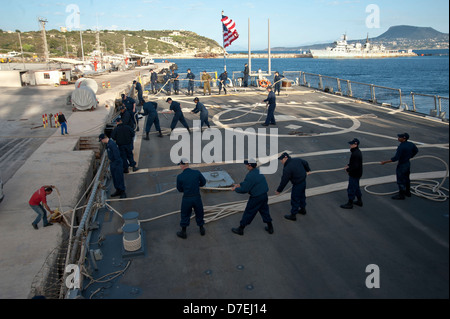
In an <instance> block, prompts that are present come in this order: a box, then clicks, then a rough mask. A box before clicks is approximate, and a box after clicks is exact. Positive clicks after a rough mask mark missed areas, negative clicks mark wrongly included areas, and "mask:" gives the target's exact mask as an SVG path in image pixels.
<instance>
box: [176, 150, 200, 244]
mask: <svg viewBox="0 0 450 319" xmlns="http://www.w3.org/2000/svg"><path fill="white" fill-rule="evenodd" d="M178 165H180V168H181V169H182V170H183V172H182V173H181V174H180V175H178V176H177V190H178V191H179V192H180V193H183V199H182V201H181V221H180V226H181V231H179V232H177V236H178V237H180V238H183V239H186V238H187V235H186V227H188V226H189V224H190V218H191V214H192V209H194V212H195V221H196V222H197V225H198V226H199V227H200V234H201V235H202V236H204V235H205V228H204V227H203V225H204V224H205V221H204V219H203V217H204V210H203V203H202V198H201V196H200V187H203V186H205V185H206V179H205V177H204V176H203V174H202V173H200V171H197V170H193V169H190V168H189V160H187V159H186V158H182V159H181V161H180V163H179V164H178Z"/></svg>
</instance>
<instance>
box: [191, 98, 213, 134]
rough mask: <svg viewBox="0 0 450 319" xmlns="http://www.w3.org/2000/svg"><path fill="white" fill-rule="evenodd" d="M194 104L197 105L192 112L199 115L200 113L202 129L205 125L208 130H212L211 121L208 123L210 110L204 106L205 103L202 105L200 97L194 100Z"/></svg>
mask: <svg viewBox="0 0 450 319" xmlns="http://www.w3.org/2000/svg"><path fill="white" fill-rule="evenodd" d="M194 102H195V103H196V105H195V109H193V110H192V111H191V113H193V114H197V113H198V112H200V128H202V127H203V124H205V125H206V126H208V128H211V127H210V126H209V121H208V115H209V113H208V110H207V109H206V107H205V105H203V103H200V99H199V98H198V97H196V98H195V99H194Z"/></svg>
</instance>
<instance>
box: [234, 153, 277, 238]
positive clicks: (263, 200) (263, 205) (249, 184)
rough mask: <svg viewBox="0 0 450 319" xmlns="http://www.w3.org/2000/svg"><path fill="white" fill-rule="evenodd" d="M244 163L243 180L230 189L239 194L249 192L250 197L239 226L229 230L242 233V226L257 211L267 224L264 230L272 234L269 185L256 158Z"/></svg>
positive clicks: (252, 217)
mask: <svg viewBox="0 0 450 319" xmlns="http://www.w3.org/2000/svg"><path fill="white" fill-rule="evenodd" d="M244 164H245V166H246V168H247V170H248V173H247V176H245V180H244V181H243V182H242V183H240V184H235V185H233V187H232V188H231V189H232V190H233V191H236V193H239V194H247V193H248V194H250V198H249V199H248V202H247V206H246V207H245V211H244V214H243V216H242V219H241V222H240V225H239V227H238V228H232V229H231V231H232V232H233V233H235V234H238V235H241V236H242V235H244V228H245V227H246V226H248V225H250V224H251V222H252V221H253V219H254V218H255V216H256V214H257V213H258V212H259V213H260V214H261V217H262V219H263V222H264V223H266V224H267V226H266V227H265V230H266V231H267V232H268V233H269V234H273V225H272V218H271V217H270V212H269V204H268V202H269V197H268V195H267V192H268V191H269V186H268V185H267V181H266V178H265V176H264V175H263V174H261V173H260V171H259V169H258V168H257V167H256V166H257V164H256V160H254V159H250V160H248V161H247V160H246V161H244Z"/></svg>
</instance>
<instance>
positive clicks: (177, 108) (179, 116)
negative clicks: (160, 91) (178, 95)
mask: <svg viewBox="0 0 450 319" xmlns="http://www.w3.org/2000/svg"><path fill="white" fill-rule="evenodd" d="M166 102H167V103H169V104H170V110H171V111H173V112H174V115H173V119H172V123H171V124H170V129H171V130H172V131H173V130H174V129H175V126H177V123H178V121H180V123H181V125H183V126H184V127H185V128H186V129H187V130H188V132H189V134H191V131H190V130H189V125H188V124H187V122H186V119H185V118H184V115H183V111H182V110H181V105H180V103H178V102H175V101H172V99H171V98H170V97H169V98H168V99H167V100H166Z"/></svg>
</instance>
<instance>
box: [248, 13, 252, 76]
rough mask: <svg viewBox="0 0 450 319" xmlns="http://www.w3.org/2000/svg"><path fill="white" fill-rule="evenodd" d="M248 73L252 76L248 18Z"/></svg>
mask: <svg viewBox="0 0 450 319" xmlns="http://www.w3.org/2000/svg"><path fill="white" fill-rule="evenodd" d="M248 72H249V75H250V74H252V51H251V48H250V18H248Z"/></svg>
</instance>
